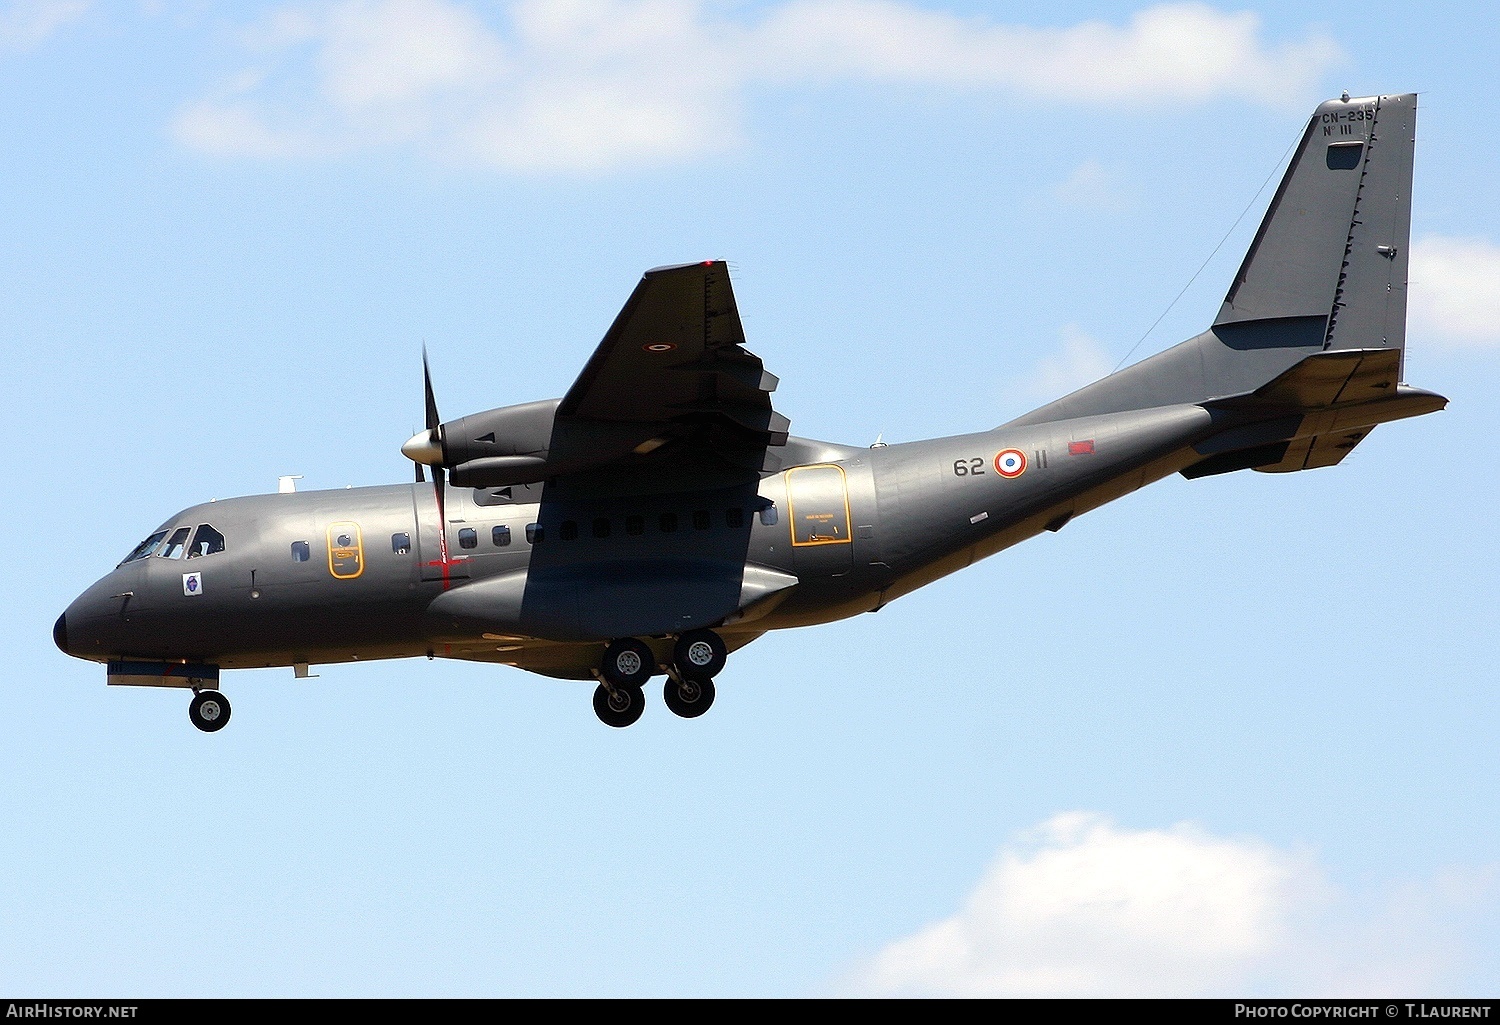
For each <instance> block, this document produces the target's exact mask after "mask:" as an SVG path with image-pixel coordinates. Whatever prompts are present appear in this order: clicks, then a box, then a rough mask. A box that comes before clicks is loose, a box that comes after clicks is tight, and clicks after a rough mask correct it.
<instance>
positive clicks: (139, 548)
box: [120, 530, 167, 566]
mask: <svg viewBox="0 0 1500 1025" xmlns="http://www.w3.org/2000/svg"><path fill="white" fill-rule="evenodd" d="M166 536H167V532H166V531H165V530H158V531H157V532H156V533H155V534H152V535H151V536H150V537H148V538H146V540H144V541H142V542H141V543H140V544H138V545H136V546H135V548H134V549H133V550H132V551H131V553H130V554H129V555H127V556H125V558H123V559H121V560H120V565H121V566H123V565H125V564H126V563H127V562H135V561H136V560H137V559H144V558H146V557H147V556H148V555H150V554H151V553H152V552H154V551H156V546H157V545H159V544H161V539H162V538H164V537H166Z"/></svg>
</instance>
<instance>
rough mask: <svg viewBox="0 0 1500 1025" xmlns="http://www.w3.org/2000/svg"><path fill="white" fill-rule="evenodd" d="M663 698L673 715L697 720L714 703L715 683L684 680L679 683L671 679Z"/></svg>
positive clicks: (664, 689)
mask: <svg viewBox="0 0 1500 1025" xmlns="http://www.w3.org/2000/svg"><path fill="white" fill-rule="evenodd" d="M661 696H662V699H663V700H664V701H666V703H667V708H668V709H670V710H671V712H672V714H673V715H680V716H682V717H683V718H684V719H696V718H698V716H700V715H702V714H703V713H704V712H706V711H708V709H709V706H711V705H712V704H713V703H714V681H712V680H693V679H688V678H684V679H683V680H682V682H681V683H678V682H677V681H676V680H670V679H669V680H668V681H667V684H666V686H665V687H664V688H663V689H662V695H661Z"/></svg>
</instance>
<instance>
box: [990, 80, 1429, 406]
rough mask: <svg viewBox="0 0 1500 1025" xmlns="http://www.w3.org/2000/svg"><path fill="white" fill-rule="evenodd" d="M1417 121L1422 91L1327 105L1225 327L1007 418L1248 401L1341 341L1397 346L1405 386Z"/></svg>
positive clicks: (1259, 238) (1279, 193) (1220, 324)
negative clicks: (1234, 398)
mask: <svg viewBox="0 0 1500 1025" xmlns="http://www.w3.org/2000/svg"><path fill="white" fill-rule="evenodd" d="M1416 122H1417V97H1416V94H1415V93H1405V94H1401V95H1393V96H1366V97H1361V98H1359V99H1350V98H1347V97H1345V98H1341V99H1337V100H1329V101H1328V102H1326V103H1323V104H1321V105H1319V107H1318V109H1317V110H1315V111H1313V115H1312V118H1311V120H1310V121H1308V123H1307V127H1306V128H1305V129H1304V130H1303V133H1302V139H1301V141H1300V143H1299V144H1298V146H1297V150H1296V152H1295V153H1294V154H1293V156H1292V159H1291V162H1290V163H1289V164H1288V165H1287V169H1286V172H1285V174H1284V175H1283V177H1282V179H1281V185H1280V186H1279V187H1278V188H1277V189H1276V195H1275V196H1274V197H1273V198H1272V200H1271V205H1270V206H1269V207H1268V208H1267V209H1266V215H1265V217H1264V219H1262V221H1261V224H1260V229H1259V230H1258V231H1257V232H1256V233H1255V239H1254V241H1252V242H1251V244H1250V249H1249V251H1248V252H1247V253H1246V254H1245V259H1244V262H1243V263H1241V264H1240V269H1239V273H1237V274H1236V275H1235V276H1234V281H1233V283H1232V284H1231V285H1230V286H1229V293H1228V295H1226V296H1225V297H1224V303H1223V305H1222V306H1221V307H1220V309H1219V315H1218V317H1217V318H1216V319H1215V320H1214V323H1213V326H1212V327H1211V328H1210V329H1209V330H1208V331H1205V332H1204V333H1203V334H1201V335H1198V336H1197V337H1195V338H1190V339H1188V340H1187V341H1185V342H1182V343H1181V344H1179V345H1175V346H1173V347H1172V348H1170V349H1167V350H1165V351H1164V352H1159V353H1157V354H1156V355H1154V356H1149V357H1147V358H1146V359H1144V360H1142V361H1141V362H1139V363H1136V364H1134V365H1133V366H1129V367H1126V368H1125V369H1124V370H1120V371H1116V372H1115V373H1113V374H1111V375H1109V376H1108V377H1106V378H1103V379H1102V380H1099V381H1095V382H1094V383H1093V384H1090V385H1086V386H1084V387H1083V388H1080V389H1078V390H1077V391H1075V392H1073V393H1072V394H1071V395H1065V396H1063V397H1062V398H1060V399H1058V400H1056V401H1055V402H1050V403H1048V404H1047V405H1045V406H1042V407H1041V408H1040V409H1034V410H1032V411H1031V412H1030V413H1027V414H1026V415H1025V416H1022V417H1018V418H1016V419H1015V420H1012V421H1011V422H1010V425H1008V426H1011V425H1021V424H1031V423H1045V422H1048V421H1055V420H1066V419H1071V418H1074V417H1081V416H1099V415H1103V414H1107V413H1118V412H1121V411H1124V410H1130V409H1150V408H1153V407H1157V406H1168V405H1174V404H1178V403H1184V402H1203V401H1212V400H1216V399H1222V398H1227V397H1230V396H1246V395H1250V394H1251V393H1254V392H1256V391H1257V390H1258V389H1261V388H1263V387H1265V386H1266V385H1267V384H1268V383H1269V382H1271V381H1273V380H1275V379H1276V378H1277V377H1278V376H1279V375H1281V374H1284V373H1286V372H1287V371H1288V370H1290V369H1291V368H1292V367H1294V366H1296V365H1297V364H1299V363H1301V362H1302V361H1303V360H1305V359H1308V358H1309V357H1314V356H1318V357H1321V356H1322V354H1323V353H1326V352H1329V351H1331V350H1352V349H1357V350H1361V351H1369V350H1381V349H1393V350H1395V351H1396V356H1395V359H1394V360H1391V359H1390V357H1385V358H1384V359H1383V361H1381V362H1380V366H1382V367H1387V368H1388V369H1389V370H1390V372H1391V373H1390V376H1392V377H1393V378H1394V379H1393V380H1391V381H1389V382H1387V386H1393V385H1395V384H1397V383H1399V382H1400V381H1401V380H1402V379H1403V378H1402V374H1401V370H1402V366H1401V364H1402V360H1403V358H1404V353H1405V346H1406V266H1407V253H1406V250H1407V243H1408V241H1409V239H1410V236H1411V185H1412V152H1413V149H1414V148H1415V142H1416V126H1417V125H1416ZM1340 365H1342V364H1340ZM1372 365H1373V364H1372Z"/></svg>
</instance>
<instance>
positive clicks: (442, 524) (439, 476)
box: [432, 466, 448, 590]
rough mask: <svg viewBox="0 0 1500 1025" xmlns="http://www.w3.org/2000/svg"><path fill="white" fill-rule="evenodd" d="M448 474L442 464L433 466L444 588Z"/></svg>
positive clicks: (446, 555) (446, 549)
mask: <svg viewBox="0 0 1500 1025" xmlns="http://www.w3.org/2000/svg"><path fill="white" fill-rule="evenodd" d="M447 477H448V475H447V474H446V473H445V472H444V471H443V468H442V467H441V466H434V467H433V468H432V489H433V495H434V497H436V499H437V517H438V558H439V559H440V560H442V563H443V589H444V590H447V588H448V569H447V567H448V513H447V511H446V510H445V509H444V508H443V499H444V498H446V497H447V490H448V480H447Z"/></svg>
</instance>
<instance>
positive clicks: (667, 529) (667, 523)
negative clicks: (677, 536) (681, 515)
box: [659, 513, 677, 534]
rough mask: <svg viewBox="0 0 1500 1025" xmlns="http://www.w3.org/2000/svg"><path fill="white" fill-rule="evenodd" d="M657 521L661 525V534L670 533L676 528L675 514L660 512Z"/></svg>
mask: <svg viewBox="0 0 1500 1025" xmlns="http://www.w3.org/2000/svg"><path fill="white" fill-rule="evenodd" d="M659 523H660V526H661V532H662V533H663V534H670V533H672V532H673V531H674V530H676V529H677V514H676V513H662V514H661V520H660V521H659Z"/></svg>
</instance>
